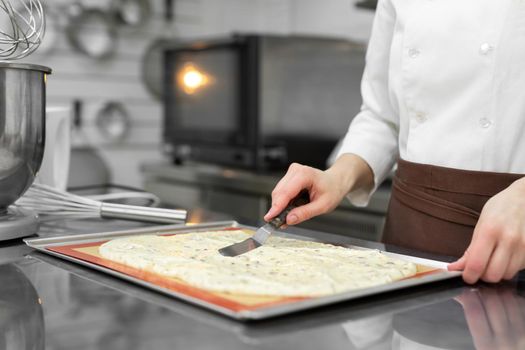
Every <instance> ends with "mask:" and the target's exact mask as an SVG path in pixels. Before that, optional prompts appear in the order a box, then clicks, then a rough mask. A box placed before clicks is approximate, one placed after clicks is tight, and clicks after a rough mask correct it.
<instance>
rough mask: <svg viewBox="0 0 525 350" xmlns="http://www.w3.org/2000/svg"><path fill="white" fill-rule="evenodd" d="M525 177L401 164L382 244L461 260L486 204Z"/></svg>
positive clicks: (404, 162)
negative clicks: (460, 257)
mask: <svg viewBox="0 0 525 350" xmlns="http://www.w3.org/2000/svg"><path fill="white" fill-rule="evenodd" d="M523 176H525V175H520V174H507V173H493V172H485V171H469V170H459V169H453V168H445V167H439V166H434V165H425V164H418V163H412V162H407V161H405V160H402V159H400V160H399V161H398V168H397V171H396V174H395V177H394V182H393V189H392V196H391V198H390V204H389V208H388V214H387V218H386V223H385V228H384V231H383V239H382V240H383V242H384V243H388V244H394V245H397V246H401V247H405V248H409V249H416V250H420V251H424V252H429V253H435V254H440V255H450V256H456V257H459V256H461V255H462V254H463V252H464V251H465V249H466V248H467V247H468V245H469V244H470V240H471V238H472V233H473V231H474V227H475V225H476V222H477V221H478V218H479V215H480V213H481V209H482V208H483V206H484V205H485V202H487V200H488V199H489V198H490V197H492V196H494V195H495V194H497V193H498V192H501V191H502V190H504V189H505V188H507V187H508V186H509V185H510V184H511V183H512V182H514V181H516V180H518V179H519V178H521V177H523Z"/></svg>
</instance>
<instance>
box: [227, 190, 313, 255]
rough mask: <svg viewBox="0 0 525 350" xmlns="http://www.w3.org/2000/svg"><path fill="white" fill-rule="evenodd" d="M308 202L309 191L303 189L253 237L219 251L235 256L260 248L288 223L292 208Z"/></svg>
mask: <svg viewBox="0 0 525 350" xmlns="http://www.w3.org/2000/svg"><path fill="white" fill-rule="evenodd" d="M308 202H310V196H309V194H308V191H302V192H301V193H299V195H298V196H297V197H295V198H294V199H292V200H291V201H290V203H289V204H288V206H287V207H286V208H285V209H284V210H283V211H282V212H281V214H279V215H277V216H276V217H275V218H273V219H272V220H271V221H270V222H269V223H267V224H265V225H264V226H262V227H260V228H259V229H258V230H257V231H256V232H255V234H254V235H253V236H252V237H250V238H248V239H245V240H244V241H242V242H239V243H234V244H232V245H229V246H227V247H224V248H221V249H219V253H221V254H222V255H224V256H231V257H233V256H237V255H241V254H244V253H246V252H249V251H250V250H252V249H255V248H259V247H260V246H262V245H263V244H264V242H266V240H267V239H268V237H270V235H271V234H272V233H273V232H274V231H275V230H277V229H279V228H280V227H281V226H283V225H284V224H286V216H287V215H288V213H289V212H290V211H292V209H294V208H297V207H300V206H301V205H305V204H307V203H308Z"/></svg>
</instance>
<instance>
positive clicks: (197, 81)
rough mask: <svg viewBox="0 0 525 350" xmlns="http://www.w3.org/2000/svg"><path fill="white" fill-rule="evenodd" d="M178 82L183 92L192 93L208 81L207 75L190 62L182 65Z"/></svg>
mask: <svg viewBox="0 0 525 350" xmlns="http://www.w3.org/2000/svg"><path fill="white" fill-rule="evenodd" d="M179 81H180V83H181V84H182V88H183V90H184V92H186V93H187V94H190V95H191V94H193V93H195V92H196V91H197V90H199V89H200V88H202V87H204V86H206V85H207V84H208V83H209V78H208V76H207V75H206V74H205V73H204V72H202V71H201V70H199V69H198V68H197V67H195V66H194V65H192V64H187V65H186V66H184V68H183V69H182V71H181V73H180V78H179Z"/></svg>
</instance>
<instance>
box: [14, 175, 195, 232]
mask: <svg viewBox="0 0 525 350" xmlns="http://www.w3.org/2000/svg"><path fill="white" fill-rule="evenodd" d="M15 204H16V205H17V206H20V207H22V208H25V209H29V210H32V211H34V212H36V213H38V214H39V215H40V216H43V217H47V218H48V219H49V218H51V219H56V218H93V217H101V218H113V219H123V220H133V221H146V222H154V223H163V224H168V223H184V222H185V221H186V215H187V212H186V210H178V209H177V210H175V209H163V208H151V207H141V206H136V205H125V204H115V203H106V202H101V201H98V200H95V199H91V198H86V197H82V196H78V195H75V194H72V193H69V192H65V191H60V190H58V189H56V188H53V187H51V186H47V185H43V184H39V183H34V184H33V185H32V186H31V187H30V188H29V189H28V190H27V192H26V193H25V194H24V195H23V196H22V197H21V198H20V199H18V201H16V203H15Z"/></svg>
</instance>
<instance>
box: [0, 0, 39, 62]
mask: <svg viewBox="0 0 525 350" xmlns="http://www.w3.org/2000/svg"><path fill="white" fill-rule="evenodd" d="M45 29H46V21H45V17H44V7H43V6H42V3H41V2H40V0H0V60H4V61H11V60H17V59H21V58H24V57H26V56H28V55H30V54H31V53H33V52H34V51H35V50H36V49H37V48H38V47H39V46H40V43H41V42H42V40H43V38H44V33H45Z"/></svg>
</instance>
